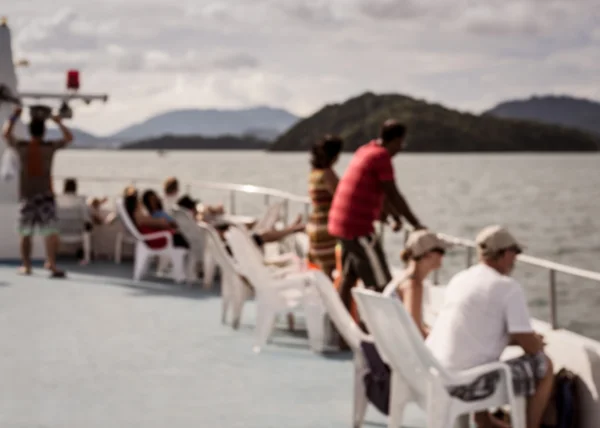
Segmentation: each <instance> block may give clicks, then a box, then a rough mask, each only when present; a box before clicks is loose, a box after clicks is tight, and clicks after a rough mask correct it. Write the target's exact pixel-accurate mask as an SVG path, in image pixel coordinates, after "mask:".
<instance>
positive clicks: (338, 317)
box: [317, 271, 373, 428]
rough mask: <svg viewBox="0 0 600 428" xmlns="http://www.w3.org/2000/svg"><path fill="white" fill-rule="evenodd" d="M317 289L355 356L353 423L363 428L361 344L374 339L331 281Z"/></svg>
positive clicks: (365, 399) (363, 366) (364, 394)
mask: <svg viewBox="0 0 600 428" xmlns="http://www.w3.org/2000/svg"><path fill="white" fill-rule="evenodd" d="M319 272H320V271H319ZM320 273H321V274H322V275H323V277H325V279H327V280H328V279H329V278H327V276H326V275H325V274H324V273H323V272H320ZM317 289H318V290H319V294H320V295H321V298H322V300H323V304H324V305H325V309H326V310H327V314H328V315H329V318H330V319H331V321H332V322H333V324H334V325H335V327H336V329H337V331H338V332H339V333H340V335H341V336H342V338H343V339H344V341H345V342H346V343H347V344H348V346H349V347H350V349H351V350H352V352H353V354H354V358H353V360H354V407H353V415H352V421H353V426H354V427H355V428H358V427H360V426H362V423H363V421H364V419H365V413H366V411H367V404H368V402H369V401H368V399H367V396H366V391H365V384H364V380H363V377H364V375H365V373H366V371H367V367H366V362H365V359H364V356H363V353H362V349H361V347H360V343H361V342H372V341H373V339H372V338H371V336H369V335H367V334H365V333H364V332H363V331H362V330H361V329H360V327H359V326H358V325H357V324H356V322H355V321H354V318H352V316H351V315H350V313H349V312H348V310H347V309H346V307H345V306H344V303H343V302H342V299H341V298H340V295H339V294H338V293H337V291H336V290H335V288H334V286H333V283H332V282H331V281H325V280H322V281H318V282H317Z"/></svg>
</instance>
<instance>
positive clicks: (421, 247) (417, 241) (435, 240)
mask: <svg viewBox="0 0 600 428" xmlns="http://www.w3.org/2000/svg"><path fill="white" fill-rule="evenodd" d="M450 246H451V245H450V243H449V242H447V241H444V240H443V239H441V238H440V237H439V236H438V235H437V234H435V233H433V232H431V231H429V230H423V229H422V230H416V231H414V232H412V233H411V234H410V235H409V236H408V239H407V241H406V245H405V248H406V249H407V250H409V251H410V252H411V255H412V257H415V258H416V257H421V256H423V255H425V254H426V253H428V252H429V251H431V250H435V249H436V248H440V249H442V250H445V249H447V248H449V247H450Z"/></svg>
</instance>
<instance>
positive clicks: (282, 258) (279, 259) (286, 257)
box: [264, 253, 299, 265]
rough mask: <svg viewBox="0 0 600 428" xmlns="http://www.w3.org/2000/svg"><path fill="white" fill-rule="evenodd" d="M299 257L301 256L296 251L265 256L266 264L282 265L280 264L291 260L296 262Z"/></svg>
mask: <svg viewBox="0 0 600 428" xmlns="http://www.w3.org/2000/svg"><path fill="white" fill-rule="evenodd" d="M297 259H299V257H298V256H297V255H296V254H295V253H285V254H279V255H277V256H274V257H270V258H268V259H267V258H265V260H264V264H266V265H280V264H285V263H289V262H295V261H296V260H297Z"/></svg>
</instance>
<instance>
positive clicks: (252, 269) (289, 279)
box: [227, 227, 325, 352]
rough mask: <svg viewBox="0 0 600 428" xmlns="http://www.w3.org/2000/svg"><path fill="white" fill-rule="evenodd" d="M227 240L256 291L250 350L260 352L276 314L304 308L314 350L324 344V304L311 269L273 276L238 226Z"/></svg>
mask: <svg viewBox="0 0 600 428" xmlns="http://www.w3.org/2000/svg"><path fill="white" fill-rule="evenodd" d="M227 241H228V243H229V246H230V247H231V250H232V252H233V255H234V257H235V260H236V262H237V264H238V265H239V267H240V269H241V271H242V272H243V275H244V277H245V278H247V279H248V281H249V282H250V284H251V285H252V287H253V288H254V292H255V295H256V306H257V308H256V311H257V317H256V342H255V346H254V351H255V352H260V350H261V348H262V347H263V346H264V345H265V344H266V343H267V341H268V339H269V337H270V336H271V334H272V332H273V330H274V328H275V321H276V319H277V315H280V314H289V313H290V312H292V311H295V310H298V309H304V312H305V316H306V326H307V329H308V339H309V342H310V346H311V348H312V349H313V350H315V351H316V352H321V351H322V350H323V349H324V346H325V344H324V342H325V329H324V326H325V308H324V307H323V305H322V302H321V299H320V297H319V295H318V292H317V291H316V288H315V286H314V284H315V282H316V281H317V280H318V276H317V275H315V272H314V271H310V272H303V273H298V274H290V275H288V276H285V277H283V278H277V277H274V276H273V275H272V273H271V272H270V271H269V269H268V268H267V267H266V266H265V265H264V264H263V263H262V262H261V261H260V260H259V259H257V257H256V254H255V253H253V250H252V247H251V246H250V245H249V243H248V241H247V239H246V236H245V235H244V232H243V231H242V230H240V229H239V228H236V227H232V228H230V229H229V231H228V232H227Z"/></svg>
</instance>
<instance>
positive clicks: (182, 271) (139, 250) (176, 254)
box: [117, 198, 195, 283]
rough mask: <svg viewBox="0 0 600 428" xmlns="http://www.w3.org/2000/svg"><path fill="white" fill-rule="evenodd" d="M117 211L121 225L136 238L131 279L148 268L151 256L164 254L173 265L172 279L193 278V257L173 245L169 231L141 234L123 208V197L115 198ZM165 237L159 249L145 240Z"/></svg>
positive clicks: (184, 279) (140, 276) (180, 280)
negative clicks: (164, 242) (151, 246)
mask: <svg viewBox="0 0 600 428" xmlns="http://www.w3.org/2000/svg"><path fill="white" fill-rule="evenodd" d="M117 213H118V215H119V218H120V219H121V221H122V222H123V225H124V226H125V228H126V229H127V231H128V232H129V233H131V235H132V236H133V237H134V238H135V239H136V244H135V262H134V268H133V279H134V280H136V281H139V280H140V279H141V278H142V276H143V275H144V273H145V272H146V270H147V268H148V263H149V261H150V258H151V257H154V256H158V257H160V256H166V257H168V258H169V259H170V260H171V263H172V265H173V273H172V274H173V279H174V280H175V282H177V283H182V282H185V281H186V279H187V280H193V269H192V267H193V266H195V260H194V257H193V256H192V255H191V254H189V251H188V250H187V249H185V248H177V247H175V246H173V234H172V233H171V232H169V231H160V232H156V233H150V234H147V235H142V234H141V233H140V232H139V231H138V229H137V228H136V227H135V225H134V224H133V221H132V219H131V218H129V214H128V213H127V211H126V210H125V205H124V203H123V199H122V198H119V199H117ZM160 238H165V239H166V242H167V243H166V245H165V246H164V247H163V248H160V249H154V248H150V247H149V246H148V245H147V244H146V241H151V240H154V239H160ZM186 256H188V264H187V269H186V263H185V262H186V260H185V259H186Z"/></svg>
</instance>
